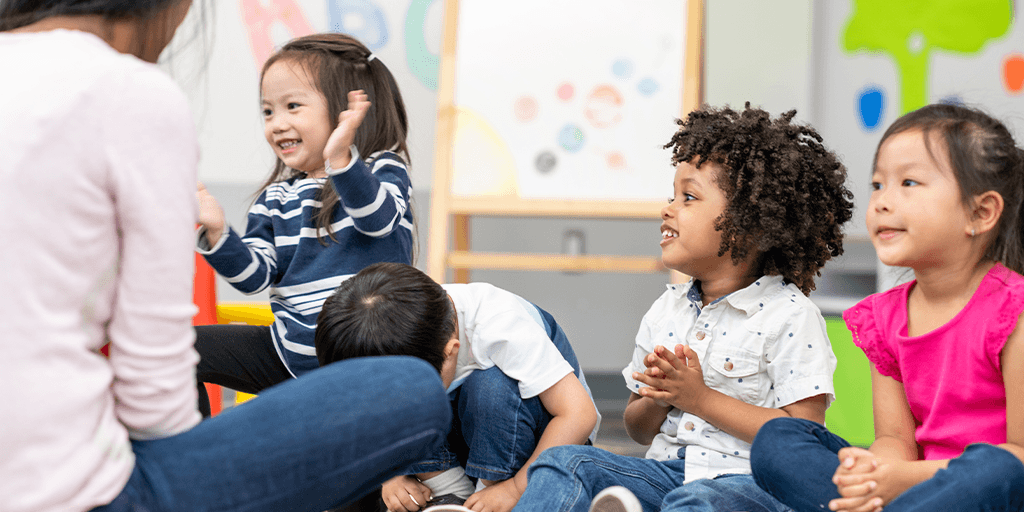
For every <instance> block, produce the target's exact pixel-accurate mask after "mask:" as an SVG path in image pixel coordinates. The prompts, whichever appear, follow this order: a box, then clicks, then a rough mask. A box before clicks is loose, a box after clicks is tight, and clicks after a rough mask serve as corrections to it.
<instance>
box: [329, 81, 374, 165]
mask: <svg viewBox="0 0 1024 512" xmlns="http://www.w3.org/2000/svg"><path fill="white" fill-rule="evenodd" d="M369 110H370V97H369V96H367V95H366V93H365V92H363V91H362V90H356V91H349V93H348V108H347V109H346V110H345V111H344V112H342V113H340V114H338V127H337V128H335V129H334V131H333V132H332V133H331V136H330V137H329V138H328V139H327V145H326V146H324V160H326V161H328V162H330V165H331V169H343V168H345V167H347V166H348V164H349V161H351V160H352V152H351V151H350V150H349V146H351V145H352V143H353V142H354V141H355V140H356V129H358V128H359V125H361V124H363V119H364V118H365V117H366V112H368V111H369Z"/></svg>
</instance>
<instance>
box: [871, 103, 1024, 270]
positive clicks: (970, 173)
mask: <svg viewBox="0 0 1024 512" xmlns="http://www.w3.org/2000/svg"><path fill="white" fill-rule="evenodd" d="M911 130H921V132H922V133H923V135H924V143H925V147H927V148H928V152H929V153H931V154H932V156H933V158H934V151H935V148H934V147H932V142H933V141H932V135H933V134H934V135H937V136H938V139H939V140H940V141H941V142H942V146H943V147H942V148H941V149H940V151H941V150H943V149H944V150H945V151H946V152H947V154H948V155H949V163H950V165H951V166H952V167H953V176H954V177H955V178H956V182H957V184H958V185H959V187H960V200H961V202H962V203H963V204H964V205H965V206H967V207H972V206H973V203H974V199H973V198H974V197H975V196H977V195H979V194H982V193H985V192H988V191H990V190H992V191H995V192H998V193H999V195H1001V196H1003V202H1004V204H1005V206H1004V209H1003V214H1002V216H1001V217H1000V218H999V223H998V224H997V225H996V228H995V234H996V236H995V238H993V239H992V243H991V244H990V245H989V246H988V248H987V249H986V251H985V256H984V257H985V258H986V259H990V260H993V261H999V262H1002V264H1003V265H1005V266H1006V267H1007V268H1010V269H1012V270H1014V271H1015V272H1017V273H1024V221H1022V219H1021V215H1024V151H1022V150H1021V148H1019V147H1017V143H1016V142H1015V141H1014V139H1013V135H1012V134H1011V133H1010V130H1008V129H1007V128H1006V126H1005V125H1004V124H1003V123H1001V122H1000V121H999V120H998V119H995V118H993V117H992V116H990V115H988V114H986V113H985V112H982V111H981V110H978V109H975V108H970V107H965V106H961V105H947V104H935V105H926V106H924V107H921V108H919V109H917V110H915V111H913V112H909V113H907V114H904V115H903V116H902V117H900V118H899V119H897V120H896V121H895V122H893V123H892V124H891V125H890V126H889V128H888V129H887V130H885V134H883V135H882V140H881V141H879V142H878V148H879V149H881V147H882V144H884V143H885V141H886V140H888V139H889V138H890V137H892V136H894V135H897V134H900V133H903V132H907V131H911ZM877 163H878V151H875V162H874V164H872V167H874V165H877Z"/></svg>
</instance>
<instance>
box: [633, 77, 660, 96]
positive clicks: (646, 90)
mask: <svg viewBox="0 0 1024 512" xmlns="http://www.w3.org/2000/svg"><path fill="white" fill-rule="evenodd" d="M636 90H638V91H640V94H643V95H644V96H651V95H653V94H654V93H656V92H658V82H655V81H654V79H653V78H644V79H643V80H640V83H638V84H636Z"/></svg>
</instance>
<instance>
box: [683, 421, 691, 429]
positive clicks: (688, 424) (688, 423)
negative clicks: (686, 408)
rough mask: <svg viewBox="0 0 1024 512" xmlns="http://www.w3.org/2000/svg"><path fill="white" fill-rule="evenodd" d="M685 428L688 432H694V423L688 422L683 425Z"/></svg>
mask: <svg viewBox="0 0 1024 512" xmlns="http://www.w3.org/2000/svg"><path fill="white" fill-rule="evenodd" d="M683 428H685V429H686V430H693V422H692V421H687V422H686V423H684V424H683Z"/></svg>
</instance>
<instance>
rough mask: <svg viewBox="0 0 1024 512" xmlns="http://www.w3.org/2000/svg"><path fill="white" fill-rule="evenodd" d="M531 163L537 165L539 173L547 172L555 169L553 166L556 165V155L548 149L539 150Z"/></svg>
mask: <svg viewBox="0 0 1024 512" xmlns="http://www.w3.org/2000/svg"><path fill="white" fill-rule="evenodd" d="M533 165H534V166H536V167H537V170H538V171H540V172H541V174H547V173H549V172H551V171H553V170H555V166H557V165H558V157H556V156H555V154H554V153H552V152H550V151H541V152H540V153H538V154H537V158H535V159H534V161H533Z"/></svg>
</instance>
